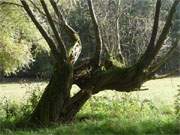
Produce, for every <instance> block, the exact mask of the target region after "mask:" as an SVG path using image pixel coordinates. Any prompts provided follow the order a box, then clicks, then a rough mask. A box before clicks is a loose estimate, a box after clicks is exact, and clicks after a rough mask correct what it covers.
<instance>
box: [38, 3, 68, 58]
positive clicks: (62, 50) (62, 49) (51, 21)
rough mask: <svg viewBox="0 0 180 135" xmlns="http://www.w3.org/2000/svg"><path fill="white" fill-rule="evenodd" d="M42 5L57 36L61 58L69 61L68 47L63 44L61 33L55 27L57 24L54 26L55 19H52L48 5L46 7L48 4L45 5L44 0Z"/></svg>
mask: <svg viewBox="0 0 180 135" xmlns="http://www.w3.org/2000/svg"><path fill="white" fill-rule="evenodd" d="M41 5H42V7H43V10H44V12H45V13H46V16H47V19H48V22H49V24H50V26H51V28H52V31H53V33H54V35H55V38H56V40H57V42H58V47H59V48H60V50H61V53H62V54H61V57H62V58H63V59H64V60H66V59H67V52H66V47H65V45H64V43H63V40H62V38H61V37H60V35H59V33H58V30H57V28H56V26H55V24H54V22H53V19H52V17H51V15H50V13H49V10H48V8H47V5H46V3H45V1H44V0H41Z"/></svg>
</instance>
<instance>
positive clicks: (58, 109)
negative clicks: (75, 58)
mask: <svg viewBox="0 0 180 135" xmlns="http://www.w3.org/2000/svg"><path fill="white" fill-rule="evenodd" d="M72 76H73V75H72V66H71V65H70V64H64V65H63V66H61V67H59V66H56V67H55V68H54V74H53V76H52V78H51V80H50V82H49V84H48V86H47V87H46V89H45V92H44V93H43V95H42V97H41V100H40V101H39V104H38V105H37V107H36V109H35V110H34V112H33V114H32V116H31V119H30V121H32V122H36V123H37V122H39V123H42V124H46V123H50V122H56V121H59V120H60V119H61V115H62V114H63V112H64V106H65V105H66V104H67V103H68V101H69V99H70V89H71V87H72Z"/></svg>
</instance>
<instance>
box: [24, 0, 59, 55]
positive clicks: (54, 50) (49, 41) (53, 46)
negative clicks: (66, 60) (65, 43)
mask: <svg viewBox="0 0 180 135" xmlns="http://www.w3.org/2000/svg"><path fill="white" fill-rule="evenodd" d="M21 3H22V5H23V7H24V9H25V11H26V12H27V14H28V15H29V17H30V18H31V20H32V22H33V23H34V25H35V26H36V27H37V29H38V30H39V32H40V33H41V35H42V36H43V37H44V39H45V40H46V42H47V44H48V45H49V47H50V49H51V52H52V54H53V56H54V57H55V58H56V59H58V58H59V57H60V50H58V49H57V47H56V44H55V43H54V41H53V40H52V39H51V38H50V37H49V35H48V33H47V32H46V31H45V30H44V28H43V27H42V25H41V24H40V23H39V22H38V20H37V19H36V18H35V16H34V15H33V13H32V11H31V9H30V7H29V5H28V3H27V2H26V0H21Z"/></svg>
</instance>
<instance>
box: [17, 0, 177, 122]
mask: <svg viewBox="0 0 180 135" xmlns="http://www.w3.org/2000/svg"><path fill="white" fill-rule="evenodd" d="M20 2H21V4H22V5H21V6H22V7H23V8H24V10H25V11H26V12H27V15H28V16H29V17H30V19H31V21H32V22H33V23H34V25H35V26H36V28H37V29H38V30H39V32H40V33H41V35H42V37H43V38H44V39H45V40H46V42H47V44H48V45H49V48H50V50H51V53H52V55H53V58H54V70H53V75H52V77H51V79H50V81H49V84H48V85H47V87H46V88H45V91H44V93H43V95H42V97H41V99H40V101H39V103H38V105H37V107H36V108H35V109H34V111H33V112H32V115H31V117H30V119H29V120H30V122H33V123H38V124H49V123H51V122H67V121H71V120H73V119H74V118H75V116H76V114H77V112H78V111H79V110H80V109H81V107H82V106H83V105H84V104H85V102H86V101H87V100H88V99H89V98H90V97H91V96H92V95H94V94H96V93H98V92H100V91H103V90H106V89H113V90H116V91H119V92H132V91H137V90H139V89H140V87H141V85H142V84H143V83H144V82H145V81H148V80H150V79H152V78H153V77H154V74H155V73H156V71H157V70H158V69H159V68H160V67H161V65H162V64H163V63H164V62H165V61H166V60H167V59H168V57H169V55H170V54H171V53H172V52H173V50H174V49H175V48H176V46H177V45H178V41H179V40H178V39H175V44H173V46H171V48H170V49H169V50H167V52H166V54H165V55H163V56H162V57H161V58H160V59H158V62H157V59H156V56H157V55H158V54H159V52H160V50H161V48H162V47H163V43H164V41H165V40H166V38H167V36H168V33H169V31H170V29H171V26H172V19H173V15H174V14H175V12H176V7H177V5H178V4H179V2H180V1H179V0H174V2H173V4H172V7H171V9H170V11H169V14H168V16H167V19H166V23H165V25H164V27H163V30H162V31H161V33H160V34H158V31H159V18H160V9H161V4H162V2H161V0H157V3H156V10H155V15H154V24H153V28H152V34H151V37H150V40H149V43H147V44H148V45H147V48H146V51H145V52H144V54H143V55H142V56H141V57H140V59H139V60H138V62H137V63H136V64H134V65H132V66H126V65H124V64H123V63H124V62H123V56H122V52H120V51H121V50H119V55H121V57H122V59H121V61H120V62H121V63H122V64H119V65H120V66H118V65H116V64H114V62H112V61H111V60H110V59H106V58H104V57H102V54H103V47H104V46H103V42H102V34H101V30H100V26H99V23H98V19H97V16H96V13H95V9H94V5H93V2H92V0H87V3H88V7H89V14H90V17H91V19H92V24H93V26H94V35H95V41H96V43H95V44H94V46H95V48H96V49H95V52H94V55H93V57H92V58H90V59H88V60H86V61H80V62H78V63H80V64H78V65H76V62H77V60H78V58H79V55H80V53H81V50H82V46H83V45H82V44H81V39H80V36H79V34H78V32H76V31H75V29H73V28H72V27H71V26H70V25H69V24H68V22H67V21H66V19H65V17H64V16H63V12H62V6H60V5H59V1H55V0H49V1H48V2H47V1H45V0H39V1H38V2H39V4H40V6H36V4H35V3H34V2H33V1H31V0H29V1H26V0H20ZM32 6H33V7H36V8H37V11H38V12H39V13H40V14H42V15H43V16H44V18H43V19H44V20H45V21H47V22H48V26H46V25H43V24H42V23H41V22H40V21H39V19H38V17H37V16H36V14H34V10H32ZM52 11H53V12H52ZM47 28H48V30H47ZM60 30H61V31H60ZM62 31H63V32H62ZM63 34H66V35H67V36H69V39H70V40H71V41H70V42H66V41H64V38H63V36H64V35H63ZM68 43H70V44H71V49H70V50H68V47H67V46H70V45H68ZM72 84H76V85H78V86H79V87H80V89H81V90H80V91H79V92H77V93H76V94H75V95H74V96H73V97H71V96H70V92H71V88H72Z"/></svg>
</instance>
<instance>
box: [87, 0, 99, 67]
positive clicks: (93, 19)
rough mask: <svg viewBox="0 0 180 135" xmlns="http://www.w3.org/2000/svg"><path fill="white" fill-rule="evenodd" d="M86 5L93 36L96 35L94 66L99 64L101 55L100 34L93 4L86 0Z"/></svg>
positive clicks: (90, 0)
mask: <svg viewBox="0 0 180 135" xmlns="http://www.w3.org/2000/svg"><path fill="white" fill-rule="evenodd" d="M87 2H88V6H89V11H90V15H91V19H92V22H93V25H94V31H95V36H96V52H95V56H94V62H95V63H94V64H95V66H100V65H101V55H102V35H101V32H100V29H99V25H98V21H97V17H96V15H95V11H94V6H93V4H92V0H87Z"/></svg>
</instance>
